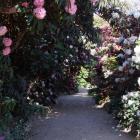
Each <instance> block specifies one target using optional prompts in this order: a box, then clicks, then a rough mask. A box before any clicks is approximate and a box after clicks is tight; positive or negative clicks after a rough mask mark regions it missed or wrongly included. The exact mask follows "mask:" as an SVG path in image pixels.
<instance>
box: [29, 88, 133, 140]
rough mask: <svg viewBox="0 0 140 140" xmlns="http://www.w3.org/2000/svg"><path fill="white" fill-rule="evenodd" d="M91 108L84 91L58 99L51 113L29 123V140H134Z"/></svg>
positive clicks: (105, 116)
mask: <svg viewBox="0 0 140 140" xmlns="http://www.w3.org/2000/svg"><path fill="white" fill-rule="evenodd" d="M94 105H95V104H94V100H93V98H92V97H89V96H87V91H86V90H81V91H80V92H79V93H77V94H76V95H67V96H61V97H60V98H59V99H58V104H57V105H56V107H55V109H54V111H53V113H51V114H49V115H48V116H47V117H46V118H38V119H34V120H32V129H31V130H32V132H31V137H30V140H134V138H133V137H132V136H130V135H127V134H124V133H121V132H120V131H119V130H118V129H116V128H115V126H116V123H115V122H114V120H113V119H112V116H111V115H109V114H107V113H106V111H104V110H103V109H97V108H95V106H94Z"/></svg>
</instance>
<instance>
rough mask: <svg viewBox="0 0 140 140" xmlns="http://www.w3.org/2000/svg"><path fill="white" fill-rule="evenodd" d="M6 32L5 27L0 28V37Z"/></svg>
mask: <svg viewBox="0 0 140 140" xmlns="http://www.w3.org/2000/svg"><path fill="white" fill-rule="evenodd" d="M7 32H8V29H7V27H6V26H0V36H4V35H5V34H6V33H7Z"/></svg>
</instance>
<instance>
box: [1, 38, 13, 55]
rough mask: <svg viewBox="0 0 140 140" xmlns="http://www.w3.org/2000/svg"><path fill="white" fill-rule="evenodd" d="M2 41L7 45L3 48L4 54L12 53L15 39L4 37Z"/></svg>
mask: <svg viewBox="0 0 140 140" xmlns="http://www.w3.org/2000/svg"><path fill="white" fill-rule="evenodd" d="M2 42H3V45H4V46H5V48H4V49H3V50H2V53H3V55H4V56H7V55H9V54H10V53H11V45H12V43H13V41H12V39H11V38H8V37H4V38H3V41H2Z"/></svg>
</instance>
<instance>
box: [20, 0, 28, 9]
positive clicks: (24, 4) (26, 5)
mask: <svg viewBox="0 0 140 140" xmlns="http://www.w3.org/2000/svg"><path fill="white" fill-rule="evenodd" d="M21 6H23V7H25V8H28V7H29V2H27V1H26V2H23V3H21Z"/></svg>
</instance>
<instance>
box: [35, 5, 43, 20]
mask: <svg viewBox="0 0 140 140" xmlns="http://www.w3.org/2000/svg"><path fill="white" fill-rule="evenodd" d="M33 13H34V16H35V17H36V18H37V19H44V18H45V16H46V10H45V8H42V7H38V8H35V9H34V11H33Z"/></svg>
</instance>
